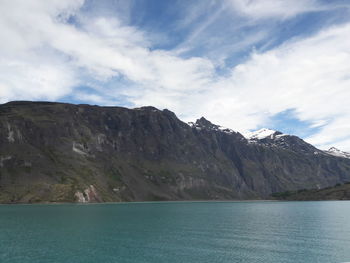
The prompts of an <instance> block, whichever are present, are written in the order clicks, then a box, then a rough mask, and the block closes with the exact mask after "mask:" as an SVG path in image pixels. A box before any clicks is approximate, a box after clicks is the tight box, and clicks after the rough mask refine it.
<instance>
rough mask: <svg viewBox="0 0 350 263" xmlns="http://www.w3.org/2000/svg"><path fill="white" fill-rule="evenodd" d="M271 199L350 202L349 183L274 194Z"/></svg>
mask: <svg viewBox="0 0 350 263" xmlns="http://www.w3.org/2000/svg"><path fill="white" fill-rule="evenodd" d="M272 198H273V199H276V200H287V201H319V200H350V183H346V184H337V185H335V186H333V187H326V188H322V189H309V190H306V189H302V190H299V191H287V192H282V193H274V194H273V195H272Z"/></svg>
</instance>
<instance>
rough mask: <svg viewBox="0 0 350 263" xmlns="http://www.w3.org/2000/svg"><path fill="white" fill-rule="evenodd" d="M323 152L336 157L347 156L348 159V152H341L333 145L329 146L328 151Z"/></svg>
mask: <svg viewBox="0 0 350 263" xmlns="http://www.w3.org/2000/svg"><path fill="white" fill-rule="evenodd" d="M325 153H327V154H330V155H333V156H336V157H343V158H348V159H350V153H348V152H343V151H341V150H339V149H337V148H335V147H331V148H329V150H328V151H325Z"/></svg>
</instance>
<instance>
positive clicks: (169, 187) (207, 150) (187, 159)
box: [0, 102, 350, 203]
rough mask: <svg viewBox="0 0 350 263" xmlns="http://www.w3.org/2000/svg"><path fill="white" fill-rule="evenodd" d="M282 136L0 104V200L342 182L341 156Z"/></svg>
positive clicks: (203, 193) (90, 198)
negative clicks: (261, 138)
mask: <svg viewBox="0 0 350 263" xmlns="http://www.w3.org/2000/svg"><path fill="white" fill-rule="evenodd" d="M283 140H284V141H283V144H278V143H276V144H275V143H272V142H270V141H266V142H252V141H249V140H247V139H246V138H244V137H243V136H242V135H241V134H240V133H236V132H233V131H231V130H229V129H223V128H222V127H220V126H218V125H214V124H212V123H210V122H209V121H207V120H205V119H204V118H201V119H200V120H198V121H197V122H196V123H194V124H192V125H188V124H186V123H184V122H182V121H180V120H179V119H178V118H177V117H176V115H175V114H174V113H172V112H171V111H169V110H162V111H161V110H158V109H156V108H154V107H142V108H136V109H127V108H122V107H99V106H90V105H73V104H64V103H50V102H10V103H6V104H2V105H0V202H3V203H11V202H74V201H79V202H107V201H146V200H203V199H206V200H208V199H209V200H214V199H220V200H232V199H259V198H266V197H268V196H269V195H270V194H271V193H273V192H282V191H287V190H297V189H303V188H317V187H328V186H331V185H335V184H337V183H343V182H346V181H350V159H346V158H340V157H336V156H331V155H329V154H326V153H324V152H322V151H320V150H318V149H316V148H314V147H313V146H311V145H310V144H307V143H306V142H304V141H303V140H301V139H300V138H298V137H295V136H284V137H283ZM288 143H289V144H290V147H288Z"/></svg>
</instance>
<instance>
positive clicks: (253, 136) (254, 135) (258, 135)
mask: <svg viewBox="0 0 350 263" xmlns="http://www.w3.org/2000/svg"><path fill="white" fill-rule="evenodd" d="M276 133H279V132H278V131H275V130H270V129H267V128H262V129H260V130H257V131H254V132H249V133H246V134H244V136H245V137H246V138H247V139H248V140H261V139H265V138H267V137H271V138H272V137H273V135H275V134H276Z"/></svg>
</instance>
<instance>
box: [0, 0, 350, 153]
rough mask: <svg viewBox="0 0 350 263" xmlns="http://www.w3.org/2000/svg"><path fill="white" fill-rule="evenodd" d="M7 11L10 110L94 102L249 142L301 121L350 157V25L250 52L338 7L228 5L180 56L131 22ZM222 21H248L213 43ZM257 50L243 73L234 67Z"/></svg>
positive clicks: (2, 29)
mask: <svg viewBox="0 0 350 263" xmlns="http://www.w3.org/2000/svg"><path fill="white" fill-rule="evenodd" d="M213 3H214V2H212V7H215V3H214V4H213ZM85 4H86V3H85ZM0 6H1V10H3V14H4V15H2V16H1V17H0V39H1V40H2V41H0V47H1V48H0V72H1V73H0V102H6V101H10V100H20V99H30V100H60V99H62V98H64V97H67V96H68V97H70V98H72V100H73V101H83V102H87V103H98V104H108V105H112V104H115V102H118V104H120V103H121V104H123V105H133V106H141V105H153V106H156V107H159V108H169V109H171V110H173V111H175V112H176V113H177V114H179V116H180V118H182V119H184V120H188V121H189V120H193V119H194V118H198V117H200V116H202V115H204V116H205V117H206V118H208V119H210V120H212V121H213V122H216V123H218V124H220V125H224V126H227V127H230V128H233V129H235V130H238V131H241V132H246V131H248V130H251V129H255V128H259V127H261V126H263V125H265V124H268V123H269V120H270V119H271V118H272V117H273V116H275V115H276V114H278V113H281V112H284V111H286V110H293V112H294V114H295V118H297V119H299V120H300V121H304V122H306V123H309V124H310V126H311V127H318V132H317V133H315V134H313V135H311V136H310V137H309V138H306V139H307V140H308V141H309V142H311V143H314V144H316V145H318V146H320V147H328V146H330V145H335V146H337V147H339V148H341V149H344V150H350V135H349V132H348V131H349V130H350V124H349V123H350V106H349V105H350V104H349V103H348V100H349V99H350V90H349V88H348V87H349V84H350V80H349V78H350V77H349V72H350V64H349V63H348V61H349V59H350V24H348V23H347V22H346V21H345V22H343V23H342V24H334V25H332V26H331V27H327V28H323V29H321V30H320V31H319V32H317V33H315V34H312V35H308V36H298V37H294V38H291V39H290V38H288V39H286V40H284V41H282V42H281V43H280V44H279V45H276V46H275V47H274V48H272V49H270V50H266V51H265V49H260V51H259V49H254V48H252V47H254V46H252V45H254V44H255V43H259V42H261V41H263V42H265V43H266V42H268V41H269V38H270V37H271V36H272V35H271V34H273V30H266V29H261V27H260V23H261V22H259V21H260V20H264V21H265V20H271V21H272V20H273V21H276V20H280V21H284V20H288V19H293V17H295V16H297V15H302V14H306V13H308V12H318V11H320V10H322V11H324V10H327V8H328V9H334V6H325V5H321V4H320V3H319V2H318V1H316V0H305V1H289V0H286V1H272V0H261V1H247V0H227V1H226V2H225V3H224V5H221V9H217V12H215V14H216V15H215V17H212V19H211V20H206V22H204V24H203V23H202V24H201V26H198V27H194V28H191V30H189V31H190V33H189V35H187V36H186V37H184V41H183V43H182V44H181V45H179V46H177V47H176V48H175V49H174V50H172V49H159V48H153V43H152V38H150V37H149V35H148V32H147V31H145V30H142V28H139V27H137V26H134V25H128V24H125V20H130V19H120V18H119V17H118V16H105V15H99V14H95V13H94V14H93V15H91V14H90V15H89V12H83V11H82V9H83V8H84V1H82V0H64V1H62V0H56V1H39V0H32V1H16V0H13V1H2V2H0ZM223 7H224V8H223ZM226 7H229V9H228V8H226ZM128 8H129V7H128ZM200 8H201V10H202V11H203V10H206V11H205V12H207V11H208V10H207V8H206V7H204V6H203V5H202V6H201V7H200ZM203 12H204V11H203ZM228 12H229V13H230V16H229V15H227V13H228ZM187 13H188V12H187ZM199 14H200V13H199ZM207 15H208V14H207ZM223 16H225V20H224V21H229V19H231V16H232V17H233V18H232V19H234V20H232V21H239V23H238V24H237V27H235V28H234V29H232V30H231V31H230V30H229V29H227V31H226V32H230V34H231V35H228V36H227V37H226V36H225V32H223V34H219V33H218V34H217V35H213V29H214V30H215V29H216V28H217V26H218V25H221V24H220V23H219V22H220V21H221V20H220V19H222V17H223ZM237 17H241V18H240V19H239V20H237ZM217 20H220V21H219V22H218V21H217ZM194 21H200V17H199V16H198V12H192V17H190V18H188V20H187V22H182V23H181V25H180V24H179V26H178V28H184V27H189V26H191V25H192V26H193V24H196V23H195V22H194ZM208 21H209V22H208ZM271 21H270V22H268V23H271ZM217 23H218V24H217ZM254 26H255V27H254ZM250 28H255V29H254V30H250ZM248 29H249V30H248ZM235 34H241V35H242V37H239V38H240V39H237V36H236V35H235ZM210 35H213V37H212V38H211V37H209V39H210V41H211V42H204V41H203V43H205V44H207V47H208V48H207V49H204V50H205V52H206V53H205V54H207V55H205V54H201V55H199V53H197V54H196V55H191V52H190V51H191V50H192V49H193V48H194V46H196V45H198V44H199V43H201V41H200V40H201V39H205V38H208V37H207V36H210ZM220 38H225V39H223V40H222V41H220ZM230 40H232V41H233V42H232V44H230V43H228V42H227V41H230ZM215 41H216V42H215ZM220 43H224V44H223V45H222V46H221V45H220ZM213 47H216V49H215V48H213ZM220 47H222V48H221V49H220ZM249 48H250V49H249ZM247 49H249V50H250V51H249V53H246V54H245V55H244V56H243V57H244V59H243V57H241V58H240V61H241V62H240V63H239V64H236V65H233V66H229V65H228V64H227V63H226V60H227V59H228V58H229V57H230V56H232V55H234V53H235V52H240V51H242V50H247ZM181 50H182V51H181ZM183 50H186V52H187V54H186V56H183V54H182V53H183ZM222 71H224V72H222ZM82 87H85V88H82ZM121 98H122V99H121Z"/></svg>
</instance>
